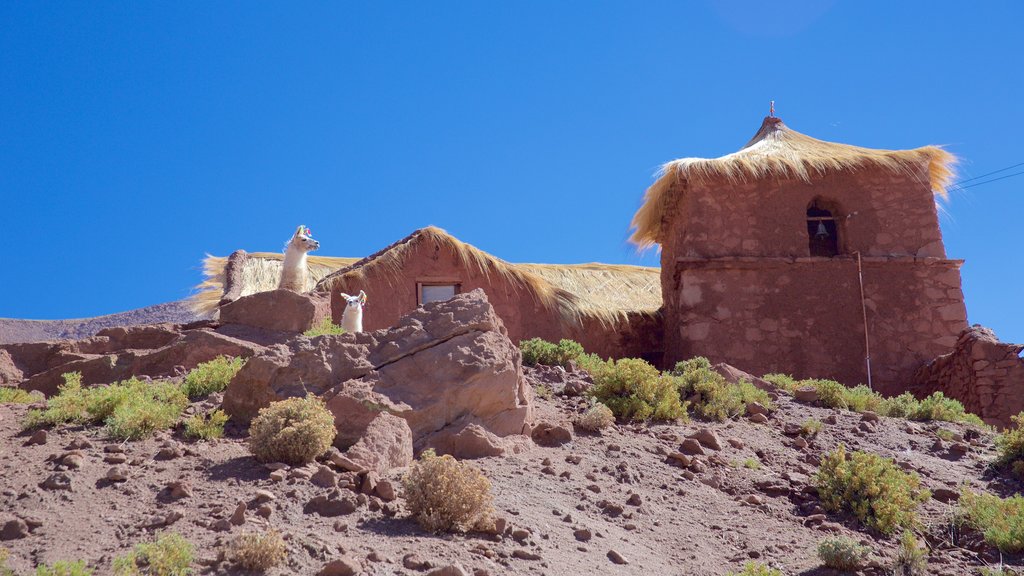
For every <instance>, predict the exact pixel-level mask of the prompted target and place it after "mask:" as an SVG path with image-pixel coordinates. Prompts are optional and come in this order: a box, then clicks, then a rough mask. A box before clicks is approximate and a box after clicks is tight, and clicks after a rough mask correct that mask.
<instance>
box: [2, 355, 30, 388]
mask: <svg viewBox="0 0 1024 576" xmlns="http://www.w3.org/2000/svg"><path fill="white" fill-rule="evenodd" d="M24 379H25V373H24V372H22V371H21V369H20V368H18V365H17V363H15V361H14V357H13V356H12V355H11V353H10V352H9V351H8V350H6V349H4V348H0V386H17V385H18V382H21V381H22V380H24Z"/></svg>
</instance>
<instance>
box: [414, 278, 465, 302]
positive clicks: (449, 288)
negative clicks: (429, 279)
mask: <svg viewBox="0 0 1024 576" xmlns="http://www.w3.org/2000/svg"><path fill="white" fill-rule="evenodd" d="M418 285H419V290H418V292H419V300H420V305H423V304H426V303H427V302H444V301H445V300H451V299H452V298H453V297H454V296H455V295H456V294H458V293H459V285H458V284H427V283H424V282H420V283H418Z"/></svg>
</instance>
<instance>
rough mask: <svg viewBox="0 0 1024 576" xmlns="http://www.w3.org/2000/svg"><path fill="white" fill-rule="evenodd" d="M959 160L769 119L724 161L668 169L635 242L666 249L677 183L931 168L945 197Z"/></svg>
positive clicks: (649, 195) (642, 213) (639, 219)
mask: <svg viewBox="0 0 1024 576" xmlns="http://www.w3.org/2000/svg"><path fill="white" fill-rule="evenodd" d="M955 161H956V158H955V157H954V156H953V155H952V154H950V153H949V152H946V151H945V150H943V149H942V148H939V147H937V146H924V147H922V148H915V149H913V150H875V149H871V148H861V147H859V146H850V145H847V144H837V143H834V142H825V141H823V140H818V139H816V138H811V137H810V136H807V135H804V134H801V133H799V132H796V131H794V130H792V129H790V128H789V127H788V126H786V125H785V124H783V123H782V120H780V119H778V118H774V117H768V118H765V119H764V123H763V124H761V129H760V130H758V131H757V134H755V135H754V137H753V138H752V139H751V140H750V142H747V144H746V146H744V147H743V148H741V149H740V150H739V151H738V152H734V153H732V154H727V155H725V156H722V157H720V158H680V159H678V160H673V161H671V162H668V163H666V164H665V165H663V166H662V167H661V170H660V171H659V173H658V179H657V180H656V181H655V182H654V184H652V185H651V187H650V188H648V189H647V191H646V192H645V193H644V200H643V205H642V206H641V207H640V209H639V210H637V212H636V215H634V216H633V223H632V227H633V235H632V237H631V238H630V240H631V241H632V242H634V243H636V244H638V245H639V246H640V247H642V248H646V247H650V246H652V245H654V244H658V243H661V241H662V238H661V234H662V230H661V226H662V221H663V219H664V218H665V217H666V214H665V210H666V209H667V207H668V206H669V205H670V200H671V197H670V194H671V192H672V190H673V189H678V188H677V187H676V186H675V185H676V184H677V183H700V182H705V181H710V180H725V181H726V182H730V181H731V182H747V181H751V180H756V179H760V178H768V177H786V178H797V179H800V180H804V181H810V180H812V179H813V178H816V177H820V176H823V175H825V174H828V173H830V172H835V171H841V170H858V169H861V168H866V167H879V168H884V169H886V170H892V171H894V172H901V173H904V174H917V171H918V170H919V169H920V168H922V167H925V166H926V167H927V169H928V178H929V185H930V186H931V189H932V190H933V191H934V192H935V193H936V194H939V195H945V192H946V187H947V186H948V185H949V183H950V181H951V180H952V177H953V171H952V165H953V164H954V163H955Z"/></svg>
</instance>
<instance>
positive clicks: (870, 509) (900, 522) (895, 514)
mask: <svg viewBox="0 0 1024 576" xmlns="http://www.w3.org/2000/svg"><path fill="white" fill-rule="evenodd" d="M815 484H816V485H817V488H818V495H819V497H820V498H821V502H822V504H823V505H824V506H825V508H827V509H829V510H833V511H848V512H852V513H853V515H854V516H856V517H857V519H858V520H860V522H861V523H862V524H864V525H865V526H868V527H870V528H874V529H875V530H878V531H879V532H881V533H882V534H892V533H893V532H894V531H895V530H896V529H897V528H899V527H904V526H910V525H912V524H913V523H914V521H915V520H916V510H917V506H918V504H920V503H921V502H925V501H927V500H928V498H929V497H930V493H929V492H928V491H927V490H923V489H922V488H921V482H920V479H919V478H918V476H917V474H913V473H909V474H908V473H906V472H903V471H902V470H900V469H899V467H897V466H896V465H895V464H894V463H893V461H892V460H890V459H889V458H883V457H881V456H878V455H877V454H869V453H867V452H858V451H854V452H851V453H849V454H847V452H846V447H845V446H843V445H842V444H840V445H839V447H838V448H836V449H835V451H833V452H831V453H829V454H826V455H825V456H824V457H823V458H822V461H821V465H820V466H819V467H818V472H817V474H816V475H815Z"/></svg>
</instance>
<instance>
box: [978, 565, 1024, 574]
mask: <svg viewBox="0 0 1024 576" xmlns="http://www.w3.org/2000/svg"><path fill="white" fill-rule="evenodd" d="M1021 574H1022V573H1021V572H1020V571H1019V570H1015V569H1013V568H1010V567H1009V566H997V567H995V568H988V567H985V568H979V569H978V575H979V576H1021Z"/></svg>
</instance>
